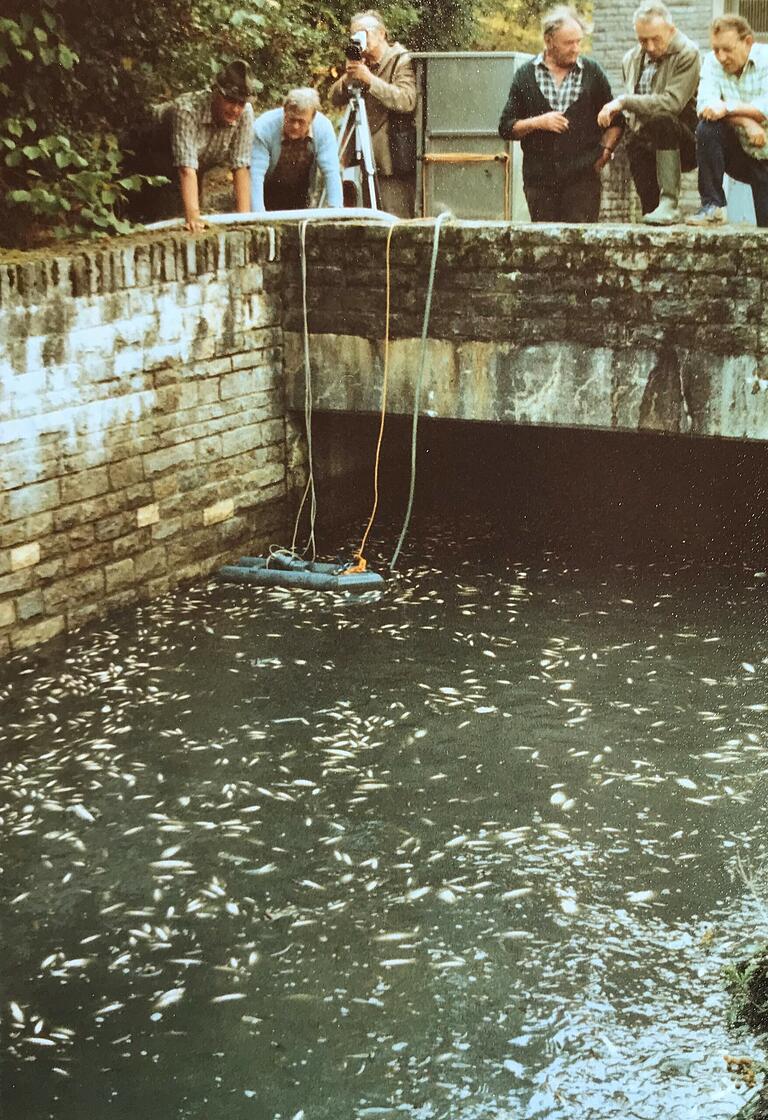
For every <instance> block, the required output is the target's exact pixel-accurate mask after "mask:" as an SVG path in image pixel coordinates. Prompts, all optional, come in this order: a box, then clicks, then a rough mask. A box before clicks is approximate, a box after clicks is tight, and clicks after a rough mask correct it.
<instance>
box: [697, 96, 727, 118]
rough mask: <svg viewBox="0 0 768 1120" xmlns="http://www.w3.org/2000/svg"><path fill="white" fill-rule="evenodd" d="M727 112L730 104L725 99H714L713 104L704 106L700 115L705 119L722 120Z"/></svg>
mask: <svg viewBox="0 0 768 1120" xmlns="http://www.w3.org/2000/svg"><path fill="white" fill-rule="evenodd" d="M727 113H728V106H727V105H726V104H725V102H724V101H713V102H712V104H711V105H705V106H704V108H703V109H702V110H701V112H700V113H699V116H700V117H701V118H702V120H705V121H721V120H722V119H723V117H724V116H726V114H727Z"/></svg>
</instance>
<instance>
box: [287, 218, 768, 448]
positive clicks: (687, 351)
mask: <svg viewBox="0 0 768 1120" xmlns="http://www.w3.org/2000/svg"><path fill="white" fill-rule="evenodd" d="M386 237H387V234H386V231H385V230H384V229H381V228H373V227H371V228H368V229H364V230H362V229H356V230H355V232H354V236H351V235H350V231H349V230H343V229H340V228H338V227H335V228H334V227H326V228H324V229H323V230H322V231H321V230H318V231H310V236H309V237H308V239H307V252H308V268H307V275H308V292H309V324H310V331H311V335H312V347H311V357H312V368H313V386H314V388H313V395H314V400H315V408H316V409H318V410H327V411H331V412H333V411H339V412H344V411H353V412H376V411H377V410H378V409H379V408H380V402H381V394H382V384H383V365H384V346H383V342H382V340H383V338H384V334H385V307H386V297H385V274H386V270H385V254H386ZM431 243H432V231H431V229H430V228H429V227H425V226H421V227H420V226H415V225H411V226H404V227H399V228H398V227H396V228H395V230H394V234H393V237H392V242H391V246H390V249H391V252H390V277H391V318H390V340H391V341H390V347H389V359H390V360H389V378H388V398H387V400H388V409H389V411H390V412H395V413H401V414H404V415H409V414H410V412H411V411H412V409H413V401H414V387H415V380H416V373H417V371H418V369H419V364H420V353H421V346H420V335H421V329H422V315H423V310H424V302H425V294H426V290H427V283H428V278H429V262H430V255H431ZM767 245H768V234H766V233H765V232H764V231H754V232H747V231H735V230H725V229H719V230H702V231H700V230H695V229H690V228H688V227H673V228H671V229H669V230H651V229H647V228H646V227H637V226H636V227H629V226H619V225H612V226H558V225H523V224H520V225H509V224H505V223H501V222H498V223H491V222H488V223H480V222H456V223H451V224H450V225H447V226H445V227H444V228H443V230H442V233H441V238H440V248H439V255H438V266H437V272H436V277H435V289H434V298H433V303H432V314H431V319H430V324H429V348H428V359H427V363H426V371H425V378H424V385H423V391H422V395H421V408H422V411H424V412H425V413H426V414H428V415H431V416H434V417H437V418H443V419H458V420H485V421H489V422H496V423H515V424H520V423H528V424H539V425H544V424H547V425H549V424H555V425H558V426H561V427H587V428H595V429H605V430H624V431H638V430H646V431H656V432H668V433H674V434H684V435H691V436H725V437H732V438H738V439H758V440H768V300H767V298H766V297H768V253H766V246H767ZM287 250H288V246H287V245H286V246H285V261H286V265H285V267H286V277H285V287H284V291H285V301H286V302H285V306H286V313H285V318H284V324H285V331H284V351H285V367H286V380H287V403H288V407H289V408H290V407H296V408H298V407H300V402H301V400H302V399H303V391H304V390H303V385H304V376H303V362H302V346H301V322H300V303H299V299H298V281H299V277H298V272H297V270H296V268H295V264H294V263H293V260H294V258H293V254H292V253H291V252H288V251H287Z"/></svg>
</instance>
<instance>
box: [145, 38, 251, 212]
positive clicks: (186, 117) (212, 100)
mask: <svg viewBox="0 0 768 1120" xmlns="http://www.w3.org/2000/svg"><path fill="white" fill-rule="evenodd" d="M254 90H255V84H254V82H253V79H252V77H251V73H250V69H249V67H248V63H247V62H245V61H244V60H243V59H235V61H234V62H230V63H229V65H227V66H224V67H223V68H222V69H221V70H220V71H219V73H218V74H217V75H216V77H215V78H214V80H213V88H212V89H206V90H200V91H199V92H198V93H184V94H182V95H181V96H180V97H177V98H176V99H175V101H169V102H166V103H165V104H163V105H155V106H152V107H151V108H150V109H149V110H148V115H147V118H146V119H145V120H141V121H139V122H138V123H137V124H136V125H134V127H133V129H132V131H131V133H130V134H129V136H128V137H127V138H126V140H125V143H124V147H126V148H128V149H130V150H131V151H132V152H133V153H134V155H133V158H132V159H131V160H130V162H129V168H130V170H131V171H134V170H135V171H141V172H143V173H144V174H152V175H166V176H167V177H168V178H172V177H173V175H174V172H175V175H176V176H177V177H178V186H179V193H180V194H181V204H182V206H183V208H184V228H185V229H187V230H189V231H190V232H192V233H195V232H197V231H198V230H201V229H204V228H205V227H204V223H203V221H202V220H201V217H200V196H201V189H200V182H199V179H198V176H200V175H202V174H203V172H204V171H208V170H209V169H211V168H213V167H221V166H224V167H229V168H231V170H232V179H233V184H234V193H235V210H237V211H238V212H240V213H245V212H248V211H249V210H250V208H251V171H250V165H251V146H252V142H253V140H252V134H253V109H252V107H251V105H250V104H249V103H248V98H249V97H250V96H251V95H252V94H253V92H254Z"/></svg>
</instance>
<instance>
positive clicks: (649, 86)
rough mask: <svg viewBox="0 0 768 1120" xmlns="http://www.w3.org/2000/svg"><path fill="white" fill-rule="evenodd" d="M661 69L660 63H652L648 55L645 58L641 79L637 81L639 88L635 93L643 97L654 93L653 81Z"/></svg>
mask: <svg viewBox="0 0 768 1120" xmlns="http://www.w3.org/2000/svg"><path fill="white" fill-rule="evenodd" d="M658 68H659V64H658V62H651V60H650V59H649V57H648V55H645V56H644V58H643V68H642V70H641V71H640V77H639V78H638V79H637V86H636V88H635V93H639V94H640V95H641V96H643V97H644V96H645V95H646V94H649V93H653V79H654V78H655V77H656V71H657V70H658Z"/></svg>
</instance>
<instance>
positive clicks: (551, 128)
mask: <svg viewBox="0 0 768 1120" xmlns="http://www.w3.org/2000/svg"><path fill="white" fill-rule="evenodd" d="M536 121H537V124H536V128H537V129H541V130H542V131H543V132H567V131H568V129H569V128H570V122H569V121H568V118H567V117H566V115H565V113H558V112H557V111H556V110H555V109H552V111H551V112H549V113H542V114H541V116H540V117H537V118H536Z"/></svg>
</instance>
